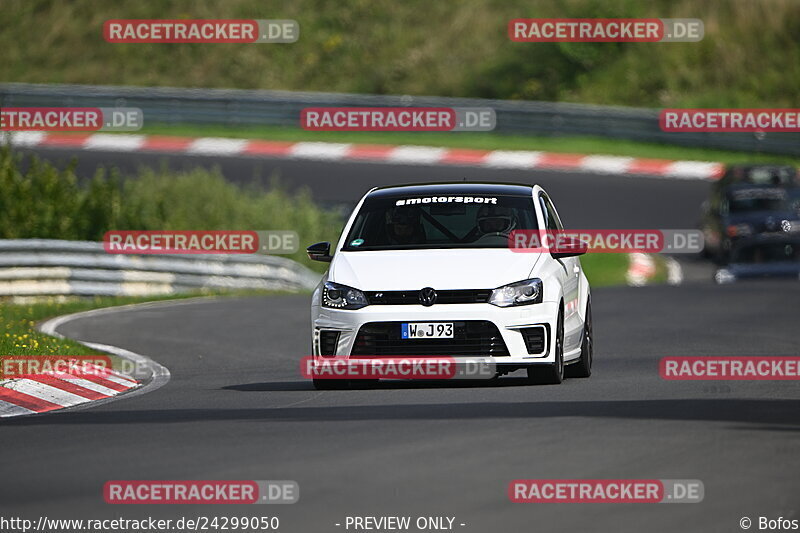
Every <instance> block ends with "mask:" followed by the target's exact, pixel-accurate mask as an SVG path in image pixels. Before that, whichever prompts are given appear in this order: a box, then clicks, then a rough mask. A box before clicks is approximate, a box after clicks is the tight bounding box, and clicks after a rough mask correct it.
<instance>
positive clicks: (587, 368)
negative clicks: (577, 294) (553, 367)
mask: <svg viewBox="0 0 800 533" xmlns="http://www.w3.org/2000/svg"><path fill="white" fill-rule="evenodd" d="M593 358H594V332H593V331H592V299H591V297H590V298H589V300H588V301H587V302H586V321H585V323H584V326H583V342H581V356H580V358H579V359H578V361H577V362H575V363H572V364H571V365H567V367H566V369H565V370H564V371H565V373H566V376H567V377H568V378H588V377H589V376H591V375H592V359H593Z"/></svg>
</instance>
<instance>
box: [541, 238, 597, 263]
mask: <svg viewBox="0 0 800 533" xmlns="http://www.w3.org/2000/svg"><path fill="white" fill-rule="evenodd" d="M588 251H589V245H588V244H586V243H585V242H583V241H582V240H580V239H578V238H576V237H567V238H566V239H564V240H563V241H560V242H559V243H558V246H556V247H555V248H553V249H552V250H551V251H550V255H552V256H553V259H564V258H566V257H576V256H579V255H583V254H585V253H586V252H588Z"/></svg>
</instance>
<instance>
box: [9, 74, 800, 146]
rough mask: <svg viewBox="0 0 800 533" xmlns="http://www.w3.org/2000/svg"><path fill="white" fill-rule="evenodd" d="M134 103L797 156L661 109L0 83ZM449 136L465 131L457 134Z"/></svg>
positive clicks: (19, 99)
mask: <svg viewBox="0 0 800 533" xmlns="http://www.w3.org/2000/svg"><path fill="white" fill-rule="evenodd" d="M12 106H18V107H24V106H42V107H46V106H56V107H59V106H77V107H83V106H86V107H138V108H141V109H142V110H143V111H144V119H145V123H166V124H213V125H220V126H232V127H236V126H254V125H270V126H294V127H297V126H298V125H299V122H300V111H301V110H302V109H303V108H305V107H312V106H319V107H324V106H373V107H385V106H435V107H491V108H493V109H494V110H495V112H496V113H497V128H496V131H497V132H499V133H516V134H530V135H544V136H576V135H581V136H592V137H605V138H612V139H628V140H636V141H648V142H656V143H666V144H676V145H681V146H693V147H705V148H720V149H729V150H745V151H750V152H765V153H773V154H784V155H800V134H797V133H767V134H761V135H755V134H750V133H666V132H663V131H661V129H660V128H659V125H658V110H655V109H642V108H626V107H610V106H594V105H582V104H564V103H553V102H530V101H511V100H483V99H477V98H443V97H430V96H380V95H365V94H339V93H310V92H289V91H254V90H228V89H174V88H160V87H118V86H91V85H37V84H24V83H5V84H0V107H12ZM453 135H463V133H454V134H453Z"/></svg>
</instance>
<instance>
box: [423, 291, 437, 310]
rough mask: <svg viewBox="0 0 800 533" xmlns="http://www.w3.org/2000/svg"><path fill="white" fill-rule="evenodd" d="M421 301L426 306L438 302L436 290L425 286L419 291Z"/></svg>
mask: <svg viewBox="0 0 800 533" xmlns="http://www.w3.org/2000/svg"><path fill="white" fill-rule="evenodd" d="M419 303H421V304H422V305H424V306H425V307H430V306H432V305H433V304H435V303H436V291H435V290H433V288H431V287H425V288H424V289H422V290H421V291H419Z"/></svg>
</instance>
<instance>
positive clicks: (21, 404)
mask: <svg viewBox="0 0 800 533" xmlns="http://www.w3.org/2000/svg"><path fill="white" fill-rule="evenodd" d="M194 300H196V299H193V298H190V299H186V300H179V301H163V302H147V303H143V304H131V305H123V306H118V307H109V308H103V309H93V310H91V311H83V312H80V313H73V314H71V315H64V316H60V317H56V318H53V319H51V320H48V321H46V322H44V323H43V324H41V325H40V326H39V331H41V332H42V333H45V334H47V335H51V336H53V337H58V338H60V339H63V338H64V336H63V335H61V334H60V333H58V331H57V329H58V328H59V327H60V326H61V325H63V324H66V323H67V322H71V321H73V320H76V319H79V318H86V317H92V316H98V315H105V314H110V313H118V312H122V311H127V310H130V309H133V308H143V307H147V308H149V307H155V306H164V305H179V304H186V303H192V302H193V301H194ZM78 342H80V343H81V344H83V345H84V346H87V347H89V348H92V349H94V350H97V351H99V352H102V353H104V354H113V355H116V356H118V357H120V358H122V359H125V360H127V361H128V362H129V363H131V364H132V365H133V368H136V369H138V371H144V372H146V373H147V374H148V376H147V379H146V380H136V379H133V378H132V377H131V376H126V375H124V374H121V373H119V372H116V371H106V372H107V374H103V373H102V371H100V372H98V375H97V376H94V375H85V374H84V373H81V375H80V376H74V375H71V374H64V373H43V374H41V375H37V376H29V377H25V378H19V379H10V380H5V381H0V418H11V417H18V416H25V415H35V414H42V413H48V412H54V411H58V410H61V409H67V408H70V409H81V408H84V407H90V406H95V405H98V404H101V403H105V402H109V401H113V400H115V399H117V398H119V397H120V396H124V397H125V398H130V397H132V396H138V395H140V394H145V393H147V392H152V391H153V390H156V389H158V388H160V387H162V386H164V385H166V383H167V382H168V381H169V379H170V372H169V369H167V367H165V366H163V365H161V364H159V363H157V362H156V361H153V360H152V359H150V358H149V357H146V356H144V355H141V354H137V353H135V352H131V351H130V350H126V349H124V348H120V347H118V346H111V345H109V344H100V343H96V342H86V341H78Z"/></svg>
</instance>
